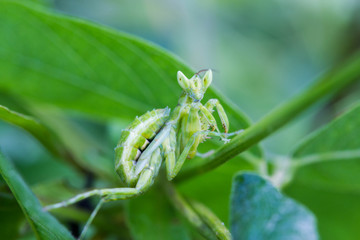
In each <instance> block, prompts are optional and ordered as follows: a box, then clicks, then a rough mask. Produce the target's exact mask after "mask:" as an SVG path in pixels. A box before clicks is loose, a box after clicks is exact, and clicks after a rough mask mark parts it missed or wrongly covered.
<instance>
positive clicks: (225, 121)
mask: <svg viewBox="0 0 360 240" xmlns="http://www.w3.org/2000/svg"><path fill="white" fill-rule="evenodd" d="M205 107H206V108H207V109H208V110H209V111H210V112H212V111H213V109H214V107H215V108H216V111H217V112H218V114H219V117H220V120H221V124H222V126H223V128H224V130H225V132H226V133H227V132H228V131H229V119H228V117H227V115H226V113H225V110H224V108H223V106H222V105H221V104H220V102H219V100H217V99H215V98H213V99H210V100H209V101H207V103H206V104H205Z"/></svg>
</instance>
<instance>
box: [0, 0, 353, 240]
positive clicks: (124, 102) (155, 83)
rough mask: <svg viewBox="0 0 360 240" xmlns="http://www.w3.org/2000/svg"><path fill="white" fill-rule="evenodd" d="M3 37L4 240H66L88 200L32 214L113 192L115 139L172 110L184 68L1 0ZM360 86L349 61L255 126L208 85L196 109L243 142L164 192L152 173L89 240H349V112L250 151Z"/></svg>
mask: <svg viewBox="0 0 360 240" xmlns="http://www.w3.org/2000/svg"><path fill="white" fill-rule="evenodd" d="M40 2H42V1H40ZM45 2H46V3H45V4H46V6H47V7H50V6H51V4H50V3H49V2H48V1H45ZM0 36H1V37H0V43H1V44H0V72H1V75H0V104H1V105H0V119H1V120H2V122H1V125H0V129H1V130H2V136H1V137H2V138H1V139H0V145H1V147H2V152H4V153H5V155H6V156H7V157H4V156H3V155H2V154H1V155H0V173H1V176H2V177H3V179H0V202H1V204H0V206H1V207H0V223H2V224H0V225H1V227H0V233H1V236H6V237H7V239H20V238H26V237H34V236H35V237H37V238H38V239H74V237H77V236H78V235H79V231H78V230H76V229H77V228H82V225H83V224H85V222H86V220H87V218H88V217H89V215H90V213H91V210H92V209H93V208H94V207H95V202H92V201H85V202H81V203H80V204H78V205H77V206H76V207H69V208H67V209H59V210H58V211H54V212H51V213H48V212H46V211H44V210H43V209H42V206H45V205H48V204H51V203H54V202H58V201H61V200H65V199H67V198H69V197H70V196H73V195H75V194H76V193H80V192H83V191H85V190H86V189H87V188H95V187H96V188H102V187H121V186H122V183H121V182H120V181H119V180H118V179H117V177H116V175H115V173H114V170H113V162H112V161H113V160H112V158H113V156H112V154H113V153H112V150H113V149H112V148H113V146H114V145H115V144H116V142H117V141H118V136H119V133H120V130H121V129H122V128H123V127H124V126H125V125H127V124H128V123H129V122H130V121H131V120H132V119H134V117H135V116H136V115H140V114H143V113H144V112H145V111H147V110H151V109H153V108H163V107H165V106H169V107H171V108H173V107H174V106H175V105H176V102H177V98H178V97H179V95H180V87H179V86H178V84H177V81H176V72H177V71H178V70H181V71H183V72H184V73H185V74H187V75H191V74H193V72H194V71H193V70H192V69H191V68H190V67H188V66H187V65H186V64H185V63H183V62H182V61H181V60H179V59H178V58H177V57H175V56H174V55H172V54H171V53H169V52H168V51H166V50H164V49H162V48H160V47H159V46H156V45H154V44H152V43H149V42H147V41H144V40H141V39H139V38H137V37H134V36H132V35H129V34H125V33H121V32H119V31H115V30H113V29H111V28H108V27H104V26H102V25H99V24H94V23H91V22H89V21H85V20H81V19H78V18H74V17H68V16H64V15H61V14H58V13H55V12H53V11H52V10H50V9H49V8H46V7H44V6H40V5H38V4H35V3H31V2H30V1H4V0H3V1H0ZM359 76H360V56H359V54H355V55H353V57H351V58H348V60H343V61H341V64H338V65H337V66H336V67H335V68H333V69H331V71H329V72H327V73H325V74H323V75H322V76H320V77H319V79H318V80H316V81H315V82H314V83H313V84H312V85H311V86H310V87H309V88H308V89H306V90H304V91H303V92H301V93H300V94H298V95H297V96H295V97H293V98H292V99H290V100H288V101H287V102H286V103H284V104H283V105H281V106H280V107H278V108H276V109H275V110H273V111H271V112H270V113H269V114H268V115H267V116H265V117H264V118H262V119H260V120H259V121H258V122H257V123H255V124H252V125H250V121H249V120H248V118H247V117H246V115H245V114H244V113H242V112H241V111H240V110H239V109H238V108H237V106H236V105H235V104H233V103H232V102H231V101H230V100H228V99H227V98H226V97H224V96H223V95H222V94H220V93H219V91H217V90H216V88H215V87H211V88H210V89H209V90H208V92H207V95H206V96H205V99H204V100H205V101H206V100H207V99H209V98H213V97H216V98H218V99H219V100H220V101H221V103H222V104H223V105H224V107H225V111H226V112H227V114H228V116H229V122H230V125H231V129H232V130H239V129H244V131H243V132H242V133H241V134H239V135H238V136H236V137H235V138H234V139H233V140H232V141H231V142H230V143H228V144H226V145H220V143H219V142H217V141H209V142H206V143H204V144H203V145H202V146H201V149H200V150H201V152H207V151H209V150H212V149H216V151H215V153H214V154H213V155H210V156H208V157H206V158H204V159H201V158H199V157H198V158H195V159H194V160H192V161H191V162H188V163H186V166H185V167H184V169H182V170H181V172H180V175H179V176H178V177H177V178H175V179H174V181H175V183H174V184H170V183H168V182H166V180H164V177H163V176H159V179H158V180H157V184H156V185H155V186H153V187H152V189H151V190H150V191H149V192H147V193H145V194H144V195H143V196H140V197H138V198H135V199H131V200H126V201H119V202H114V203H110V204H105V206H104V207H103V208H102V209H101V210H100V212H99V214H98V216H97V217H96V219H95V220H94V222H93V224H92V226H91V228H90V231H89V234H88V237H89V238H91V237H93V238H94V239H95V238H101V239H105V238H109V239H110V238H120V237H121V238H122V239H203V238H206V239H229V238H230V236H229V235H230V234H229V231H228V230H227V229H226V227H225V226H230V227H229V229H230V232H231V234H232V236H233V238H234V239H318V235H319V236H320V237H321V238H323V239H340V238H341V239H356V236H358V235H359V234H360V232H359V229H358V228H357V225H356V223H357V222H358V221H359V220H360V209H359V207H358V204H357V202H358V201H359V194H358V190H359V184H358V183H359V181H358V180H359V179H358V178H359V177H358V172H359V170H360V169H359V164H358V161H359V160H360V141H359V138H358V135H359V127H358V126H359V125H360V105H359V104H358V105H355V106H354V107H352V108H350V110H348V111H347V113H345V114H342V115H341V116H339V117H338V118H336V119H335V120H333V121H330V123H328V124H327V125H326V126H325V127H322V128H320V129H319V130H316V131H315V132H313V133H312V134H310V135H309V136H308V137H306V138H305V140H303V141H302V142H301V143H300V144H299V145H298V147H296V149H295V150H294V151H293V152H292V154H289V155H288V156H282V157H270V158H269V157H268V155H265V154H264V153H263V152H264V150H263V149H262V147H261V146H259V145H258V143H259V142H260V141H262V140H264V139H265V138H267V137H268V136H270V135H271V134H273V133H275V132H277V131H278V130H279V129H280V128H281V127H283V126H284V125H286V124H288V123H289V122H290V121H291V120H293V119H294V118H295V117H297V116H298V115H299V114H300V113H301V112H303V111H305V110H307V109H309V107H310V106H312V105H313V104H314V103H315V102H318V101H320V100H322V99H324V98H325V97H327V98H325V99H326V100H327V101H329V100H331V99H334V98H333V97H334V96H336V95H334V94H336V93H338V92H339V91H341V90H343V89H346V87H349V86H350V87H351V86H354V83H355V82H356V80H357V79H358V78H359ZM215 81H216V80H215ZM234 88H235V87H234ZM236 88H237V87H236ZM329 96H330V97H329ZM356 100H357V99H356ZM239 105H240V104H239ZM5 138H6V141H3V140H2V139H5ZM11 160H12V161H11ZM12 162H13V163H12ZM14 165H15V166H14ZM244 170H246V171H247V172H251V173H244ZM239 171H241V173H239V174H237V175H236V176H235V178H234V179H233V180H232V176H233V175H234V174H235V173H236V172H239ZM160 175H161V174H160ZM21 176H23V177H24V180H23V179H22V177H21ZM231 184H232V194H231V195H230V188H231V187H230V186H231ZM33 192H34V193H35V194H34V193H33ZM285 194H287V195H288V197H287V196H286V195H285ZM229 196H230V206H229ZM291 198H294V199H295V200H296V201H295V200H292V199H291ZM39 199H40V201H39ZM95 200H97V199H95ZM297 201H299V202H297ZM40 202H41V204H40ZM307 208H308V209H309V210H308V209H307ZM229 209H230V210H229ZM310 211H312V212H310ZM21 212H22V214H21ZM229 212H230V214H229ZM52 215H54V216H56V217H57V219H58V220H59V221H58V220H57V219H56V218H55V217H54V216H52ZM229 215H230V222H229V224H228V219H227V218H228V216H229ZM25 219H26V220H27V221H26V222H27V223H25V221H24V220H25ZM222 222H224V223H225V226H224V224H223V223H222ZM9 223H11V224H9ZM27 224H29V225H30V226H31V228H32V230H30V228H29V227H28V225H27ZM74 226H75V227H74ZM317 228H319V234H318V233H317ZM70 232H71V233H70Z"/></svg>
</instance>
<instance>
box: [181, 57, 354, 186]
mask: <svg viewBox="0 0 360 240" xmlns="http://www.w3.org/2000/svg"><path fill="white" fill-rule="evenodd" d="M359 77H360V54H356V55H355V56H354V57H353V58H351V59H350V60H348V61H347V62H346V63H345V64H343V65H342V66H339V67H337V68H335V69H333V70H332V71H330V72H328V73H327V74H325V75H324V76H323V77H321V78H320V79H319V80H318V81H316V82H315V83H314V84H313V85H312V86H310V87H309V88H308V89H307V90H306V91H305V92H303V93H301V94H299V95H297V96H295V97H294V98H293V99H291V100H289V101H287V102H286V103H284V104H283V105H281V106H280V107H278V108H276V109H274V110H273V111H272V112H270V113H269V114H268V115H266V116H265V117H264V118H262V119H261V120H260V121H258V122H257V123H255V124H254V125H252V126H250V127H249V128H247V129H245V131H243V132H242V133H240V134H239V135H237V136H236V137H235V138H233V139H232V140H231V141H230V142H229V143H228V144H226V145H224V146H222V147H220V148H219V149H218V150H217V151H215V152H214V154H212V155H211V156H209V157H207V158H204V159H203V161H200V162H197V163H196V164H194V165H191V166H189V167H188V168H185V169H184V170H183V171H182V172H180V174H179V176H178V177H177V178H176V180H177V181H182V180H185V179H188V178H191V177H193V176H196V175H199V174H202V173H205V172H208V171H210V170H212V169H214V168H216V167H218V166H220V165H222V164H223V163H225V162H227V161H228V160H230V159H231V158H233V157H235V156H236V155H238V154H240V153H241V152H243V151H245V150H247V149H248V148H250V147H251V146H253V145H254V144H256V143H258V142H259V141H261V140H262V139H264V138H266V137H267V136H269V135H270V134H272V133H273V132H275V131H276V130H278V129H279V128H280V127H282V126H284V125H285V124H286V123H288V122H290V121H291V120H292V119H294V118H295V117H296V116H297V115H299V114H300V113H301V112H303V111H304V110H306V109H307V108H309V107H310V106H311V105H313V104H314V103H316V102H317V101H319V100H320V99H322V98H323V97H325V96H326V95H328V94H331V93H335V92H338V91H340V90H341V89H343V88H344V87H346V86H348V85H349V84H351V83H352V82H354V81H355V80H357V79H358V78H359Z"/></svg>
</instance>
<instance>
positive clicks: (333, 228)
mask: <svg viewBox="0 0 360 240" xmlns="http://www.w3.org/2000/svg"><path fill="white" fill-rule="evenodd" d="M359 126H360V104H357V105H355V106H354V107H353V108H352V109H351V110H350V111H348V112H347V113H345V114H343V115H342V116H340V117H339V118H337V119H335V120H334V121H332V122H331V123H329V124H328V125H326V126H325V127H323V128H321V129H320V130H318V131H316V132H314V133H313V134H311V135H310V136H309V137H307V138H306V139H305V140H304V141H303V142H302V144H300V146H299V147H297V149H296V150H295V152H294V154H293V157H294V158H295V159H294V160H293V164H294V165H295V170H296V171H295V174H294V176H293V179H292V182H291V183H290V184H289V185H287V186H286V187H285V189H284V190H285V191H286V193H287V194H289V195H290V196H292V197H294V198H295V199H297V200H299V201H300V202H302V203H304V204H305V205H306V206H308V207H309V208H310V209H311V210H312V211H313V212H314V214H315V215H316V216H317V218H318V221H319V232H320V235H321V237H322V238H324V239H354V240H355V239H358V236H359V235H360V229H359V227H358V224H357V223H358V222H359V221H360V207H359V201H360V194H359V191H360V177H359V176H360V175H359V172H360V138H359V135H360V130H359Z"/></svg>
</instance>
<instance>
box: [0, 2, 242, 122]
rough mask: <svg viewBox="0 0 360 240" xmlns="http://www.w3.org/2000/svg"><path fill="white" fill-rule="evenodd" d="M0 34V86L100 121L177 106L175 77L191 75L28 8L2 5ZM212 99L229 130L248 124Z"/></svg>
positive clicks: (158, 54) (122, 41) (96, 29)
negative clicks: (224, 114) (179, 73)
mask: <svg viewBox="0 0 360 240" xmlns="http://www.w3.org/2000/svg"><path fill="white" fill-rule="evenodd" d="M0 35H1V36H2V37H1V39H0V43H1V44H0V72H1V73H2V74H1V76H0V79H1V81H0V89H2V90H3V91H8V92H10V93H12V94H15V95H17V96H19V95H21V96H22V97H24V98H25V99H31V100H35V101H37V102H39V103H46V104H52V105H56V106H58V107H61V108H65V109H74V110H78V111H81V112H84V113H88V114H92V115H93V116H96V117H98V118H123V119H124V118H125V119H133V118H134V116H135V115H137V114H142V113H144V112H145V111H147V110H150V109H152V108H154V107H156V108H158V107H165V106H170V107H174V106H175V105H176V103H177V98H178V97H179V95H180V92H181V89H180V87H179V86H178V84H177V80H176V72H177V71H178V70H181V71H183V72H184V73H185V74H187V75H189V76H190V75H192V74H193V71H192V70H191V69H190V68H189V67H187V66H186V65H185V64H183V63H182V62H181V61H179V60H178V59H177V58H175V57H174V56H172V55H171V54H169V53H167V52H165V51H164V50H162V49H160V48H159V47H156V46H154V45H153V44H150V43H148V42H145V41H142V40H139V39H137V38H134V37H132V36H130V35H127V34H123V33H119V32H116V31H114V30H112V29H109V28H106V27H103V26H99V25H96V24H93V23H89V22H86V21H83V20H78V19H74V18H70V17H66V16H62V15H59V14H53V13H49V12H48V11H46V10H45V9H44V8H42V7H39V6H36V5H34V4H30V3H24V2H18V1H1V2H0ZM216 80H217V79H216V78H215V81H216ZM39 86H41V87H39ZM210 97H218V98H220V100H221V101H222V102H223V103H224V105H225V108H226V110H227V112H228V114H229V115H230V123H231V124H232V125H233V126H234V128H233V129H239V128H245V127H247V126H248V121H247V119H246V117H244V116H243V115H242V114H241V113H240V112H239V110H237V109H236V107H235V106H234V105H231V104H229V103H227V101H226V100H225V99H224V98H223V97H221V96H220V94H219V93H215V91H214V89H209V90H208V93H207V98H210ZM230 105H231V106H230Z"/></svg>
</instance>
